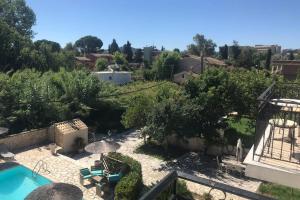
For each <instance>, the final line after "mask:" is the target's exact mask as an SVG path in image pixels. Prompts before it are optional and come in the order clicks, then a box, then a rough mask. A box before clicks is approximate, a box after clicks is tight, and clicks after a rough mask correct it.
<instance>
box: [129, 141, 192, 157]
mask: <svg viewBox="0 0 300 200" xmlns="http://www.w3.org/2000/svg"><path fill="white" fill-rule="evenodd" d="M134 153H140V154H146V155H149V156H153V157H155V158H158V159H160V160H165V161H168V160H172V159H175V158H178V157H180V156H182V155H183V154H185V153H187V151H186V150H183V149H181V148H178V147H172V146H170V147H169V148H168V149H167V150H166V149H165V148H164V147H163V146H161V145H158V144H155V143H153V142H148V143H147V144H143V145H141V146H139V147H138V148H137V149H135V150H134Z"/></svg>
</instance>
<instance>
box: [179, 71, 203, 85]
mask: <svg viewBox="0 0 300 200" xmlns="http://www.w3.org/2000/svg"><path fill="white" fill-rule="evenodd" d="M198 76H199V74H196V73H194V72H191V71H182V72H179V73H177V74H174V77H173V81H174V82H175V83H178V84H183V83H185V82H186V81H187V80H189V79H191V78H195V77H198Z"/></svg>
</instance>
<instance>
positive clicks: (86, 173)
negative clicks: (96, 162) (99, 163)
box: [79, 168, 93, 185]
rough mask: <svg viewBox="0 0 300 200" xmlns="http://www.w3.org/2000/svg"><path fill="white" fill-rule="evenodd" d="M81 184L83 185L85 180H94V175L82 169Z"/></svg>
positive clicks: (86, 169)
mask: <svg viewBox="0 0 300 200" xmlns="http://www.w3.org/2000/svg"><path fill="white" fill-rule="evenodd" d="M79 176H80V183H81V185H83V183H84V180H86V179H90V178H92V176H93V175H92V174H91V172H90V170H89V169H88V168H83V169H80V174H79Z"/></svg>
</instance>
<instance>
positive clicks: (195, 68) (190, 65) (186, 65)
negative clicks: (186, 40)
mask: <svg viewBox="0 0 300 200" xmlns="http://www.w3.org/2000/svg"><path fill="white" fill-rule="evenodd" d="M203 62H204V68H209V67H226V66H227V65H226V64H225V63H224V62H223V61H222V60H218V59H216V58H212V57H204V58H203ZM182 71H187V72H189V71H191V72H193V73H196V74H200V73H201V71H202V65H201V57H199V56H194V55H186V56H184V57H183V58H182V59H181V60H180V61H179V63H178V71H177V72H182Z"/></svg>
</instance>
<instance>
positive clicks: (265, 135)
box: [253, 83, 300, 163]
mask: <svg viewBox="0 0 300 200" xmlns="http://www.w3.org/2000/svg"><path fill="white" fill-rule="evenodd" d="M274 99H276V100H274ZM284 99H297V100H299V101H292V102H291V103H292V104H294V105H296V106H297V107H299V108H300V85H299V84H296V83H284V84H282V83H281V84H277V83H273V84H272V85H271V86H270V87H268V88H267V89H266V90H265V91H264V92H263V93H262V94H261V95H260V96H259V97H258V99H257V101H258V114H257V117H256V126H255V137H254V142H253V145H254V146H253V159H254V158H255V156H258V157H259V159H260V158H261V157H266V158H272V159H278V160H283V161H288V162H293V161H292V159H291V158H292V155H293V153H294V152H293V150H294V147H293V144H292V142H291V143H290V146H291V148H290V149H289V150H288V149H283V146H284V145H283V143H284V140H285V138H284V137H285V136H286V135H287V134H285V133H284V131H285V128H282V131H283V134H281V138H276V139H277V140H279V139H280V140H281V144H280V145H279V146H280V147H279V149H274V148H273V143H274V140H275V138H274V132H275V128H276V129H278V128H277V127H275V128H274V126H273V125H272V124H271V123H270V122H269V120H270V119H282V120H283V121H284V123H283V124H286V122H287V121H288V120H292V121H294V122H295V124H298V126H299V124H300V112H298V113H297V112H294V111H293V109H286V110H284V109H283V108H284V107H283V106H278V105H279V104H286V103H287V101H286V100H284ZM286 108H288V107H286ZM268 127H269V129H270V131H269V132H267V131H266V130H267V128H268ZM279 131H280V128H279ZM294 131H295V130H294ZM259 146H260V148H259V149H258V147H259ZM270 146H271V147H272V148H271V149H270ZM266 148H267V149H266ZM276 148H278V147H276ZM270 150H271V152H270ZM273 150H274V151H276V152H279V154H280V155H279V156H278V157H276V156H273ZM285 151H288V152H285ZM266 152H268V153H266ZM269 152H270V153H269ZM283 153H288V154H289V155H290V156H289V158H283V157H282V154H283ZM297 163H299V162H297Z"/></svg>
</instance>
